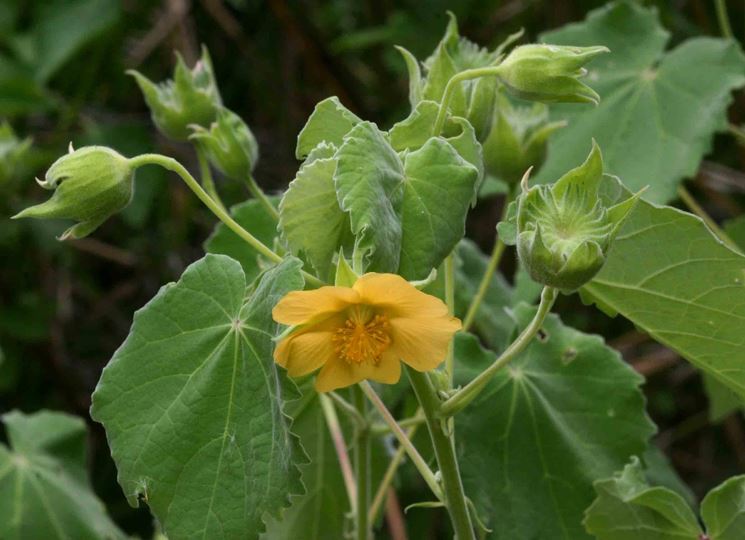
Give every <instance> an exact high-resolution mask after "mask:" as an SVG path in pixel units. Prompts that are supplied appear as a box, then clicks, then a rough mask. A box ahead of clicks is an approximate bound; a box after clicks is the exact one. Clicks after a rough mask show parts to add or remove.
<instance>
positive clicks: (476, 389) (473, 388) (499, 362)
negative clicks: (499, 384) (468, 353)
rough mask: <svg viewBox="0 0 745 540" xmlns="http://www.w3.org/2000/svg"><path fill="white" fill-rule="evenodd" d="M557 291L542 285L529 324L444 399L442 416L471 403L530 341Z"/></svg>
mask: <svg viewBox="0 0 745 540" xmlns="http://www.w3.org/2000/svg"><path fill="white" fill-rule="evenodd" d="M557 296H558V291H557V290H556V289H554V288H553V287H544V288H543V292H542V293H541V302H540V304H539V305H538V311H537V312H536V314H535V316H534V317H533V320H532V321H530V324H528V326H526V327H525V330H523V331H522V332H521V333H520V335H519V336H517V339H516V340H515V341H513V342H512V343H511V344H510V346H509V347H507V348H506V349H505V351H504V352H503V353H502V355H501V356H500V357H499V358H497V359H496V360H495V361H494V363H493V364H492V365H491V366H489V367H488V368H486V369H485V370H484V371H482V372H481V373H479V375H478V376H477V377H476V378H475V379H473V380H472V381H471V382H470V383H468V384H467V385H466V386H465V387H464V388H462V389H460V390H459V391H458V392H456V393H455V394H454V395H453V396H452V397H450V399H448V400H447V401H445V402H444V403H443V404H442V406H441V408H440V414H441V415H442V416H443V417H448V416H452V415H454V414H455V413H457V412H458V411H460V410H461V409H463V408H464V407H465V406H467V405H468V404H469V403H471V402H472V401H473V400H474V399H475V398H476V396H478V395H479V394H480V393H481V391H482V390H483V389H484V388H485V387H486V385H487V384H488V383H489V381H490V380H491V379H492V377H493V376H494V374H495V373H496V372H497V371H499V370H500V369H502V368H503V367H504V366H506V365H507V364H509V363H510V362H511V361H512V360H513V359H514V358H515V357H516V356H517V355H518V354H520V353H521V352H522V351H523V349H525V347H527V346H528V344H529V343H530V342H531V340H532V339H533V337H535V335H536V334H537V333H538V331H539V330H540V329H541V326H543V321H544V320H545V319H546V316H547V315H548V313H549V312H550V311H551V307H552V306H553V305H554V302H555V301H556V297H557Z"/></svg>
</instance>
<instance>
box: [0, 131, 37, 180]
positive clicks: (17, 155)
mask: <svg viewBox="0 0 745 540" xmlns="http://www.w3.org/2000/svg"><path fill="white" fill-rule="evenodd" d="M30 148H31V139H28V138H27V139H23V140H21V139H19V138H18V137H17V136H16V134H15V132H14V131H13V128H12V127H11V125H10V124H9V123H8V122H3V123H2V124H0V185H2V184H4V183H5V182H8V181H9V180H11V179H13V178H14V177H15V176H16V174H17V173H18V168H19V166H20V165H21V164H22V163H23V159H24V157H25V156H26V154H27V153H28V151H29V149H30Z"/></svg>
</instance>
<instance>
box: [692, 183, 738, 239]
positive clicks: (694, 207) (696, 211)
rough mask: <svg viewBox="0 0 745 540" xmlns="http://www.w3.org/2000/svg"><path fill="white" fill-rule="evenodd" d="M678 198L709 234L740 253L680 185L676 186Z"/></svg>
mask: <svg viewBox="0 0 745 540" xmlns="http://www.w3.org/2000/svg"><path fill="white" fill-rule="evenodd" d="M678 196H679V197H680V200H682V201H683V202H684V203H685V205H686V206H687V207H688V209H689V210H690V211H691V212H693V213H694V214H696V215H697V216H698V217H700V218H701V220H702V221H703V222H704V223H705V224H706V226H707V227H709V229H710V230H711V232H712V233H714V236H716V237H718V238H719V239H720V240H721V241H722V242H724V243H725V244H727V246H729V247H730V248H732V249H734V250H735V251H737V252H738V253H740V247H739V246H738V245H737V244H736V243H735V241H734V240H732V238H730V237H729V235H728V234H727V233H726V232H724V230H723V229H722V228H721V227H720V226H719V225H718V224H717V222H716V221H714V220H713V219H712V218H711V216H710V215H709V214H708V213H707V212H706V210H704V209H703V207H702V206H701V205H700V204H698V201H696V199H695V198H694V197H693V195H691V192H690V191H688V190H687V189H686V188H685V186H683V185H682V184H681V185H680V186H678Z"/></svg>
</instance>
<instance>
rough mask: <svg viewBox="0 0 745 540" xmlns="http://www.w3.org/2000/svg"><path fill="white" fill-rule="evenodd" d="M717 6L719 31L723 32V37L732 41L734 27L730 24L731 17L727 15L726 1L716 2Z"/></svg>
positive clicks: (717, 0)
mask: <svg viewBox="0 0 745 540" xmlns="http://www.w3.org/2000/svg"><path fill="white" fill-rule="evenodd" d="M715 6H716V9H717V20H718V21H719V30H720V32H722V36H724V37H726V38H727V39H732V38H733V34H732V25H731V24H730V23H729V15H728V14H727V4H726V2H725V0H715Z"/></svg>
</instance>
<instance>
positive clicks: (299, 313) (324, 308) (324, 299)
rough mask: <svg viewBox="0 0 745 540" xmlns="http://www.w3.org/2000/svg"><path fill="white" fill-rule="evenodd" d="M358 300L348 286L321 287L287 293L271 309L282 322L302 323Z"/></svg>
mask: <svg viewBox="0 0 745 540" xmlns="http://www.w3.org/2000/svg"><path fill="white" fill-rule="evenodd" d="M358 301H359V294H358V293H357V291H355V290H353V289H350V288H348V287H328V286H327V287H321V288H320V289H314V290H312V291H292V292H290V293H287V294H286V295H285V296H284V297H283V298H282V299H281V300H280V301H279V302H277V305H276V306H274V309H273V310H272V317H273V318H274V320H275V321H277V322H278V323H282V324H304V323H308V322H312V321H314V320H316V321H317V320H320V319H323V318H324V316H325V315H329V314H332V313H336V312H338V311H341V310H343V309H344V308H346V307H347V306H348V305H349V304H354V303H357V302H358Z"/></svg>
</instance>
